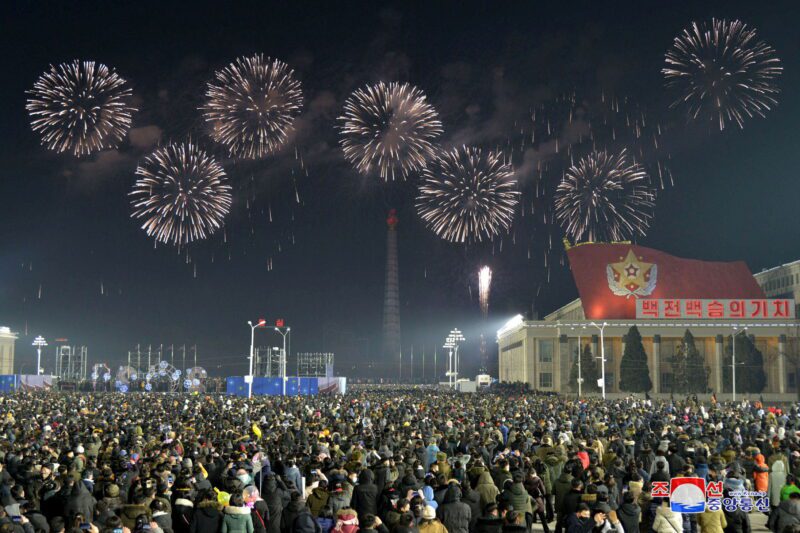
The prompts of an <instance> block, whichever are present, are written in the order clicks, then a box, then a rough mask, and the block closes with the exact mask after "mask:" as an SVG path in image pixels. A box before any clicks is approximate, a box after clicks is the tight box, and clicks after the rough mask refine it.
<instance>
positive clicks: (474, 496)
mask: <svg viewBox="0 0 800 533" xmlns="http://www.w3.org/2000/svg"><path fill="white" fill-rule="evenodd" d="M461 501H462V502H464V503H466V504H467V505H469V511H470V515H471V516H472V518H471V519H470V521H469V530H470V531H473V529H474V528H475V522H477V520H478V517H479V516H480V515H481V509H482V507H481V498H480V495H479V494H478V493H477V492H475V491H474V490H472V489H470V488H469V484H467V485H464V486H463V487H462V488H461Z"/></svg>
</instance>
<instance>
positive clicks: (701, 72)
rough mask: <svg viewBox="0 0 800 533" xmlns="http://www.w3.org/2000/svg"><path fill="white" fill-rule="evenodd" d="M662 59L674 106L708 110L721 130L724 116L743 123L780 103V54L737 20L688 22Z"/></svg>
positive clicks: (696, 113)
mask: <svg viewBox="0 0 800 533" xmlns="http://www.w3.org/2000/svg"><path fill="white" fill-rule="evenodd" d="M666 63H667V66H666V67H665V68H664V69H662V73H663V74H664V78H665V79H666V84H667V87H670V88H672V89H674V90H675V91H676V92H677V93H678V96H677V98H676V99H675V101H674V102H673V103H672V106H673V107H675V106H686V107H687V108H688V111H689V116H691V117H692V118H693V119H696V118H698V117H700V116H707V117H709V119H710V120H712V121H714V122H715V123H717V124H718V125H719V129H720V130H722V129H724V128H725V124H726V123H728V122H735V123H736V124H738V125H739V127H740V128H742V127H743V126H744V121H745V119H747V118H752V117H754V116H756V115H757V116H760V117H764V116H765V114H766V112H767V111H769V110H770V109H771V108H772V107H773V106H775V105H777V103H778V101H777V99H776V97H777V95H778V93H779V92H780V91H779V89H778V87H777V86H776V85H775V82H776V80H777V78H778V77H780V75H781V72H782V71H783V68H782V67H781V64H780V63H781V62H780V59H778V57H776V55H775V50H774V49H773V48H772V47H771V46H769V45H768V44H766V43H764V42H763V41H759V40H758V38H757V35H756V30H755V29H754V28H748V27H747V25H746V24H743V23H742V22H740V21H738V20H734V21H731V22H728V21H727V20H718V19H712V21H711V24H710V26H709V25H707V24H706V23H704V24H702V25H698V24H697V23H696V22H695V23H692V26H691V27H690V28H686V29H685V30H683V32H682V33H681V34H680V35H678V36H677V37H675V41H674V42H673V44H672V48H670V49H669V50H668V51H667V54H666Z"/></svg>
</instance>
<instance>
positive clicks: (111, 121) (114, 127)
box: [25, 59, 136, 157]
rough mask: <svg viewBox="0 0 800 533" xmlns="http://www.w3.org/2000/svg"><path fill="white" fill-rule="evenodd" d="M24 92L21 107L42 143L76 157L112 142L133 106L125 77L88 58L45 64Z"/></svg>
mask: <svg viewBox="0 0 800 533" xmlns="http://www.w3.org/2000/svg"><path fill="white" fill-rule="evenodd" d="M27 93H28V94H29V95H30V98H28V102H27V104H26V106H25V108H26V109H27V110H28V113H29V114H30V116H31V119H32V120H31V127H32V128H33V131H35V132H36V133H38V134H39V135H40V136H41V142H42V144H43V145H44V146H46V147H47V148H48V149H49V150H52V151H54V152H58V153H63V152H72V154H73V155H75V156H76V157H82V156H85V155H89V154H92V153H94V152H98V151H100V150H104V149H108V148H116V147H117V146H118V145H119V143H120V142H121V141H122V140H123V139H124V138H125V135H127V133H128V130H129V129H130V127H131V115H132V114H133V113H134V112H135V111H136V109H135V108H134V107H133V106H132V105H131V99H132V98H131V97H132V94H133V93H132V91H131V89H130V87H128V83H127V82H126V81H125V80H124V79H123V78H121V77H120V76H119V75H118V74H117V73H116V72H115V71H114V70H113V69H110V68H109V67H107V66H106V65H104V64H102V63H95V62H94V61H79V60H77V59H76V60H74V61H72V62H71V63H61V64H60V65H58V66H53V65H50V70H48V71H47V72H44V73H43V74H42V75H41V76H40V77H39V79H38V80H36V83H34V84H33V89H31V90H29V91H28V92H27Z"/></svg>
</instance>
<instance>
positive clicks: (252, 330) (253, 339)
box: [183, 318, 267, 398]
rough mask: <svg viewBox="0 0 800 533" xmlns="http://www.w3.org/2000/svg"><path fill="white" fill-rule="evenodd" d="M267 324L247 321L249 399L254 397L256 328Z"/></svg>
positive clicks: (264, 321)
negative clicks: (248, 332)
mask: <svg viewBox="0 0 800 533" xmlns="http://www.w3.org/2000/svg"><path fill="white" fill-rule="evenodd" d="M266 324H267V320H266V319H264V318H259V319H258V323H256V324H253V323H252V322H251V321H249V320H248V321H247V325H248V326H250V373H249V374H248V375H247V397H248V398H250V397H252V396H253V346H254V345H255V342H256V328H263V327H264V326H265V325H266ZM183 355H184V357H186V350H185V349H184V352H183Z"/></svg>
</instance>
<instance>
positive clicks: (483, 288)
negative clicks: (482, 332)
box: [478, 266, 492, 318]
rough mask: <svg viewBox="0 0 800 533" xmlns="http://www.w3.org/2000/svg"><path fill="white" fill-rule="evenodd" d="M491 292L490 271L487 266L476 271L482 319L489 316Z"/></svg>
mask: <svg viewBox="0 0 800 533" xmlns="http://www.w3.org/2000/svg"><path fill="white" fill-rule="evenodd" d="M491 290H492V269H491V268H489V267H488V266H484V267H481V269H480V270H479V271H478V296H479V299H480V303H481V313H483V318H486V317H487V316H488V315H489V294H490V292H491Z"/></svg>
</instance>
